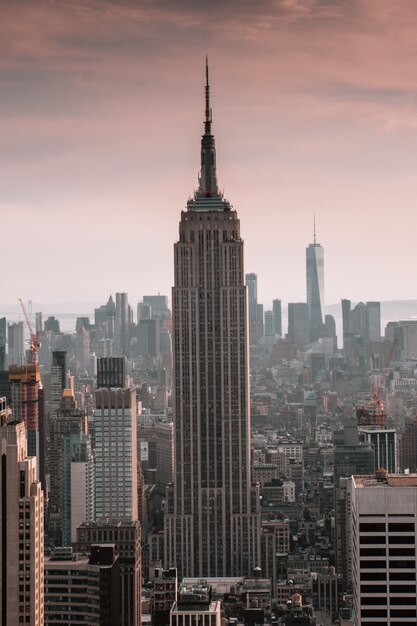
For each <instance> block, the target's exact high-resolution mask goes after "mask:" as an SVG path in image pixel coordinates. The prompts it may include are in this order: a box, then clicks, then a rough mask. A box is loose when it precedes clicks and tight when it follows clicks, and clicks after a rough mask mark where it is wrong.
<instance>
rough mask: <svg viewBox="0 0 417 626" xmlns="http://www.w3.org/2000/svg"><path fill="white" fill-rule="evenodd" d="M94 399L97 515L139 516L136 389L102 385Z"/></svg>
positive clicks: (129, 517)
mask: <svg viewBox="0 0 417 626" xmlns="http://www.w3.org/2000/svg"><path fill="white" fill-rule="evenodd" d="M95 401H96V410H95V413H94V433H95V454H96V517H97V519H98V518H102V517H110V518H113V519H124V520H136V519H137V517H138V495H137V443H136V428H137V426H136V392H135V391H134V390H133V389H106V388H101V389H97V390H96V392H95Z"/></svg>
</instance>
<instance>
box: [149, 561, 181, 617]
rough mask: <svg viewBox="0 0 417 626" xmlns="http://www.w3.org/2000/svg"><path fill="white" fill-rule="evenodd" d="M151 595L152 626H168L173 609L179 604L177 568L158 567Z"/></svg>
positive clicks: (155, 571)
mask: <svg viewBox="0 0 417 626" xmlns="http://www.w3.org/2000/svg"><path fill="white" fill-rule="evenodd" d="M152 580H153V590H152V595H151V617H152V626H168V625H169V622H170V613H171V608H172V606H173V604H174V603H175V602H177V594H178V574H177V570H176V568H175V567H173V568H171V569H168V570H166V569H163V568H162V567H156V568H155V570H154V575H153V579H152Z"/></svg>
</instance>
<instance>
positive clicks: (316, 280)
mask: <svg viewBox="0 0 417 626" xmlns="http://www.w3.org/2000/svg"><path fill="white" fill-rule="evenodd" d="M306 270H307V306H308V320H309V335H310V341H317V339H318V338H319V336H320V327H321V326H322V324H323V321H324V250H323V247H322V246H321V245H320V244H319V243H317V241H316V225H315V223H314V242H313V243H311V244H310V245H309V246H308V248H306Z"/></svg>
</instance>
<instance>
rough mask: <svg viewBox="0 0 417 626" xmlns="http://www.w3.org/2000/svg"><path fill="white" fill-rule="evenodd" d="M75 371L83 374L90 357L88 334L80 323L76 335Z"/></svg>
mask: <svg viewBox="0 0 417 626" xmlns="http://www.w3.org/2000/svg"><path fill="white" fill-rule="evenodd" d="M75 351H76V357H77V371H78V372H79V373H80V374H85V373H86V372H87V370H88V365H89V359H90V335H89V333H88V331H87V330H86V329H85V328H84V326H82V325H80V326H79V328H78V331H77V336H76V347H75Z"/></svg>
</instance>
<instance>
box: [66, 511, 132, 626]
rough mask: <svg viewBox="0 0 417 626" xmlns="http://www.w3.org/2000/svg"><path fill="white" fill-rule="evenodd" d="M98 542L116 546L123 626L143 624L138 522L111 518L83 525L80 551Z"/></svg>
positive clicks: (87, 550)
mask: <svg viewBox="0 0 417 626" xmlns="http://www.w3.org/2000/svg"><path fill="white" fill-rule="evenodd" d="M95 543H100V544H106V543H109V544H114V546H115V548H116V553H117V554H118V555H119V562H120V577H121V619H120V626H140V624H141V529H140V524H139V522H138V521H133V522H129V521H120V520H111V519H104V520H103V519H102V520H97V521H96V522H92V523H82V524H80V526H79V527H78V528H77V543H76V546H75V547H76V549H77V550H80V551H82V552H89V551H90V550H91V547H92V545H93V544H95Z"/></svg>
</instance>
